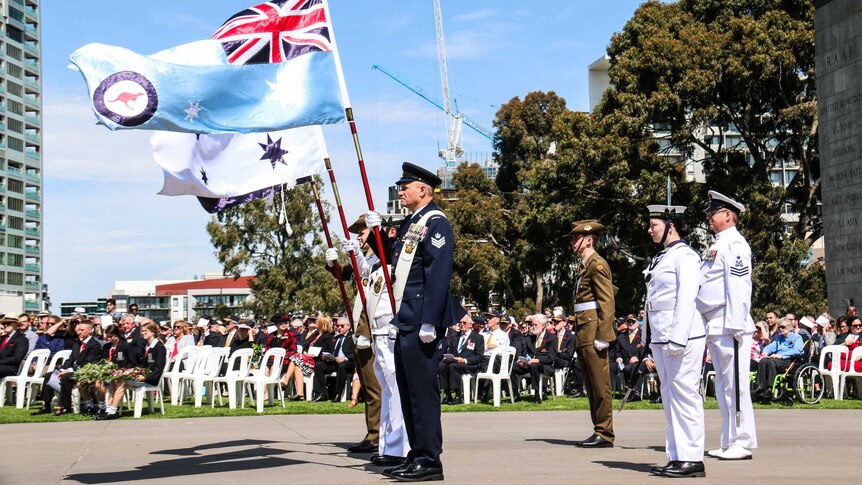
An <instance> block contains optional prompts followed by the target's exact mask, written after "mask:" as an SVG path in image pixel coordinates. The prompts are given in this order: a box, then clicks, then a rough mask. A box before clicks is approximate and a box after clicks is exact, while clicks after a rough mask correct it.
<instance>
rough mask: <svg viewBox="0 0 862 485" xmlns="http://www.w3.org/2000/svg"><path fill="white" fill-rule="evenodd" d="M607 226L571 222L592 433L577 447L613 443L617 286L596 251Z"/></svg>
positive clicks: (580, 348) (578, 333)
mask: <svg viewBox="0 0 862 485" xmlns="http://www.w3.org/2000/svg"><path fill="white" fill-rule="evenodd" d="M606 231H607V228H606V227H605V226H603V225H601V224H599V222H598V221H596V220H595V219H589V220H585V221H577V222H573V223H572V232H570V233H569V234H570V235H571V236H572V250H574V251H575V252H576V253H578V255H579V256H580V258H581V264H580V266H579V267H578V280H577V285H576V287H575V290H574V291H575V296H574V300H575V318H576V322H575V332H576V335H575V342H576V343H575V347H576V350H577V352H578V360H580V361H581V362H582V364H583V367H584V384H585V386H586V389H587V394H588V397H589V401H590V417H591V418H592V420H593V430H594V431H593V435H592V436H590V437H589V438H587V439H586V440H584V441H579V442H577V443H576V446H579V447H581V448H610V447H613V446H614V422H613V414H612V398H611V382H610V378H609V376H610V370H609V369H608V346H609V345H610V342H611V341H613V340H614V327H613V322H614V287H613V283H612V281H613V277H612V275H611V268H610V266H608V262H607V261H605V260H604V258H602V257H601V256H599V255H598V253H596V250H595V246H596V242H597V239H598V236H597V235H598V234H602V233H604V232H606Z"/></svg>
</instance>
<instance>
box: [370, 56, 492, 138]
mask: <svg viewBox="0 0 862 485" xmlns="http://www.w3.org/2000/svg"><path fill="white" fill-rule="evenodd" d="M371 68H372V69H373V70H375V71H380V72H382V73H383V74H385V75H386V76H387V77H389V79H392V80H393V81H395V82H397V83H398V84H400V85H402V86H404V87H405V88H407V89H409V90H411V91H413V92H414V93H416V94H417V95H419V97H420V98H422V99H424V100H425V101H428V102H429V103H431V104H433V105H434V106H436V107H437V108H439V109H441V110H443V111H446V108H444V107H443V105H442V104H441V103H440V101H439V100H437V99H435V98H432V97H430V96H428V95H427V94H425V91H424V90H423V89H422V88H421V87H420V86H417V85H415V84H413V83H411V82H410V81H408V80H406V79H404V78H402V77H401V76H399V75H397V74H395V73H392V72H389V71H388V70H387V69H386V68H384V67H383V66H381V65H380V64H374V65H373V66H371ZM451 116H452V117H453V118H455V117H458V118H460V119H461V121H462V122H463V123H464V124H465V125H467V127H469V128H471V129H473V130H474V131H475V132H476V133H478V134H480V135H482V136H484V137H485V138H487V139H489V140H493V139H494V135H493V134H492V133H491V130H489V129H487V128H485V127H484V126H482V125H480V124H478V123H476V122H475V121H473V120H471V119H470V118H468V117H467V116H465V115H464V114H463V113H461V112H456V113H455V114H454V115H451ZM447 136H448V133H447ZM447 141H448V140H447ZM442 151H443V150H441V152H442Z"/></svg>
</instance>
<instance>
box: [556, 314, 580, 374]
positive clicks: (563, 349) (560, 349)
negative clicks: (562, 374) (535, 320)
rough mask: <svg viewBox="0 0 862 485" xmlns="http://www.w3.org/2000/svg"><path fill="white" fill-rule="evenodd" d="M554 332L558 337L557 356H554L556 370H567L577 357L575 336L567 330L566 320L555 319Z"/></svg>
mask: <svg viewBox="0 0 862 485" xmlns="http://www.w3.org/2000/svg"><path fill="white" fill-rule="evenodd" d="M554 331H555V332H556V335H557V337H556V338H557V354H556V355H555V356H554V369H567V368H569V366H570V365H571V363H572V357H573V356H574V355H575V334H574V333H573V332H572V331H571V330H569V329H567V328H566V320H564V319H562V318H557V317H555V318H554Z"/></svg>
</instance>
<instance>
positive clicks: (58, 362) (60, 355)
mask: <svg viewBox="0 0 862 485" xmlns="http://www.w3.org/2000/svg"><path fill="white" fill-rule="evenodd" d="M40 350H44V349H40ZM71 356H72V351H71V350H60V351H58V352H55V353H54V355H53V356H52V357H51V361H50V362H48V365H46V366H45V367H44V369H43V375H34V376H33V377H31V378H30V382H28V383H27V388H28V389H27V392H28V393H30V399H27V400H26V402H25V404H24V407H25V408H27V409H29V408H30V402H31V401H33V396H37V395H38V394H37V393H36V391H37V390H38V389H41V388H42V382H43V380H44V378H45V376H44V374H48V373H50V372H54V369H56V368H57V367H58V366H62V365H63V364H64V363H66V361H67V360H68V359H69V357H71Z"/></svg>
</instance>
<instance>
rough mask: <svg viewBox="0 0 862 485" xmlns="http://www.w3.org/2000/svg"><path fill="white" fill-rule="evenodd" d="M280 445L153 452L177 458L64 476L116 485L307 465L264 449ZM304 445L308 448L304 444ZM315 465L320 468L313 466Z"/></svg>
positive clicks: (230, 444)
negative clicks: (115, 469) (119, 468)
mask: <svg viewBox="0 0 862 485" xmlns="http://www.w3.org/2000/svg"><path fill="white" fill-rule="evenodd" d="M280 443H282V442H280V441H265V440H234V441H224V442H221V443H209V444H205V445H201V446H194V447H191V448H178V449H173V450H161V451H155V452H153V453H152V454H153V455H172V456H176V458H170V459H165V460H162V461H154V462H152V463H149V464H147V465H144V466H140V467H136V468H134V469H131V470H124V471H115V472H105V473H76V474H71V475H67V476H66V477H65V478H66V479H68V480H75V481H78V482H81V483H88V484H90V483H92V484H97V483H118V482H134V481H138V480H153V479H159V478H169V477H184V476H188V477H191V476H196V475H207V474H211V473H222V472H241V471H244V470H260V469H264V468H276V467H283V466H289V465H301V464H305V463H310V462H309V461H306V460H295V459H290V458H285V457H283V456H281V455H286V454H290V453H296V451H293V450H284V449H275V448H269V447H267V446H266V445H270V444H280ZM306 445H307V444H306ZM238 447H246V449H240V450H236V451H225V452H222V453H215V454H207V455H202V454H201V453H200V451H202V450H218V449H222V448H238ZM315 464H316V465H322V463H320V462H315Z"/></svg>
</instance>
